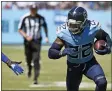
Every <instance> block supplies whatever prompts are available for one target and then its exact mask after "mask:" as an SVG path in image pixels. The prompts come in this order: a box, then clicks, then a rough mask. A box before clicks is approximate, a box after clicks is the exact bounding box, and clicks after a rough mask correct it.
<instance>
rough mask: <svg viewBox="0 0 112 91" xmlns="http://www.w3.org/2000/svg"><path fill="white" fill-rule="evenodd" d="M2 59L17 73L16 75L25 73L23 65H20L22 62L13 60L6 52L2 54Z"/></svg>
mask: <svg viewBox="0 0 112 91" xmlns="http://www.w3.org/2000/svg"><path fill="white" fill-rule="evenodd" d="M1 60H2V62H4V63H6V64H7V66H8V67H9V68H10V69H12V71H13V72H14V73H15V74H16V75H19V74H22V73H23V71H24V70H23V69H22V67H21V66H19V64H20V63H21V62H15V61H11V60H10V59H9V58H8V57H7V56H6V55H5V54H4V53H2V56H1Z"/></svg>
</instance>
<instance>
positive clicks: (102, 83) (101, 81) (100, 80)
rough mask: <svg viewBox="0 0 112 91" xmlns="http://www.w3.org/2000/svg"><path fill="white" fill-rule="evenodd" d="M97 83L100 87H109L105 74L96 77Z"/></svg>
mask: <svg viewBox="0 0 112 91" xmlns="http://www.w3.org/2000/svg"><path fill="white" fill-rule="evenodd" d="M95 83H96V85H97V86H98V88H102V89H104V88H106V87H107V80H106V78H105V76H102V75H100V76H98V77H96V79H95Z"/></svg>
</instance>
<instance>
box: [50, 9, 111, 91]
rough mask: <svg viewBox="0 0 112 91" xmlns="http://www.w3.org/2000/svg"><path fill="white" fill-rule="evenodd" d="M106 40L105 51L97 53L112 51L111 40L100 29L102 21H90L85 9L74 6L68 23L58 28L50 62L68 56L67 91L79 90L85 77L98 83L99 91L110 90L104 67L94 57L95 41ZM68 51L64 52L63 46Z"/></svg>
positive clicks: (96, 90)
mask: <svg viewBox="0 0 112 91" xmlns="http://www.w3.org/2000/svg"><path fill="white" fill-rule="evenodd" d="M95 39H96V40H97V41H98V40H104V41H105V42H106V43H107V44H106V45H102V46H103V47H104V49H103V50H95V52H96V53H97V54H100V55H105V54H109V53H110V52H111V49H110V46H111V42H110V41H111V39H110V37H109V35H108V34H107V33H106V32H105V31H104V30H103V29H101V28H100V25H99V23H98V22H95V21H90V20H88V19H87V11H86V10H85V9H84V8H83V7H73V8H72V9H71V10H70V11H69V13H68V18H67V22H66V23H64V24H63V25H61V26H59V27H58V30H57V38H56V40H55V41H54V43H53V44H52V46H51V47H50V49H49V52H48V56H49V58H50V59H59V58H61V57H63V56H66V55H67V76H66V86H67V91H79V85H80V83H81V80H82V76H83V74H84V75H85V76H86V77H88V78H89V79H91V80H93V81H94V82H95V84H96V89H95V91H106V88H107V80H106V77H105V74H104V71H103V69H102V67H101V65H100V64H99V63H98V62H97V60H96V58H95V56H94V54H93V44H94V40H95ZM63 46H65V49H64V50H62V51H61V49H62V47H63Z"/></svg>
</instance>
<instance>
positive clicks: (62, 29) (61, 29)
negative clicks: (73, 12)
mask: <svg viewBox="0 0 112 91" xmlns="http://www.w3.org/2000/svg"><path fill="white" fill-rule="evenodd" d="M66 29H67V24H66V23H64V24H62V25H60V26H59V27H57V31H56V33H57V34H59V33H60V32H62V31H64V30H66Z"/></svg>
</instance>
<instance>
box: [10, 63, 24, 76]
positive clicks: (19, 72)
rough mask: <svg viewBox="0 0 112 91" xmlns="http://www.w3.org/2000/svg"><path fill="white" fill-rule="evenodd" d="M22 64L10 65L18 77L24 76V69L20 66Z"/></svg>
mask: <svg viewBox="0 0 112 91" xmlns="http://www.w3.org/2000/svg"><path fill="white" fill-rule="evenodd" d="M20 63H21V62H11V64H10V65H8V66H9V67H10V68H11V69H12V70H13V71H14V73H15V74H16V75H19V74H22V73H23V71H24V70H23V69H22V67H20V66H19V64H20Z"/></svg>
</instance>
